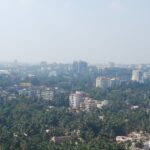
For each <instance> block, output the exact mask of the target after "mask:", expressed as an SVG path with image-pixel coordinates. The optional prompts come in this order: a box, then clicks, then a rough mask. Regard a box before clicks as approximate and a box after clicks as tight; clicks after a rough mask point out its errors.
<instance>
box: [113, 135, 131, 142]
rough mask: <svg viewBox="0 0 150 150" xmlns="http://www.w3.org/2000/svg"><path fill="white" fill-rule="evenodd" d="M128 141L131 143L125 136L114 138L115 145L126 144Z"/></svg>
mask: <svg viewBox="0 0 150 150" xmlns="http://www.w3.org/2000/svg"><path fill="white" fill-rule="evenodd" d="M128 141H132V138H130V137H127V136H117V137H116V142H117V143H125V142H128Z"/></svg>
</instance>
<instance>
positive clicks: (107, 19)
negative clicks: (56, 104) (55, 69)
mask: <svg viewBox="0 0 150 150" xmlns="http://www.w3.org/2000/svg"><path fill="white" fill-rule="evenodd" d="M0 4H1V5H0V18H1V24H0V32H1V35H0V53H1V55H0V61H1V62H4V61H11V62H12V61H13V60H14V59H18V61H19V62H34V63H35V62H40V61H43V60H44V61H47V62H62V63H70V62H73V61H74V60H85V61H87V62H90V63H92V64H96V63H107V62H110V61H113V62H116V63H125V64H130V63H132V64H135V63H149V62H150V61H149V55H150V51H149V49H150V43H149V38H150V29H149V26H150V21H149V14H150V11H149V6H150V2H149V1H148V0H145V1H144V2H141V1H136V0H133V1H129V0H126V1H122V0H105V1H98V0H94V1H89V0H86V1H85V0H82V1H69V0H62V1H60V0H59V1H57V2H56V1H46V0H44V1H39V0H38V1H35V0H30V1H29V0H14V1H11V0H6V1H2V2H0Z"/></svg>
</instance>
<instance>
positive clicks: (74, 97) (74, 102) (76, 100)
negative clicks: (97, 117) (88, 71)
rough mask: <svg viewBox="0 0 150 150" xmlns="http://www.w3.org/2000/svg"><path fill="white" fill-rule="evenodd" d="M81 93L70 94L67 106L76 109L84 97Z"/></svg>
mask: <svg viewBox="0 0 150 150" xmlns="http://www.w3.org/2000/svg"><path fill="white" fill-rule="evenodd" d="M84 95H85V94H84V93H83V92H79V91H76V93H73V94H70V96H69V105H70V107H71V108H73V109H78V108H79V107H80V103H81V102H83V100H84V98H85V96H84Z"/></svg>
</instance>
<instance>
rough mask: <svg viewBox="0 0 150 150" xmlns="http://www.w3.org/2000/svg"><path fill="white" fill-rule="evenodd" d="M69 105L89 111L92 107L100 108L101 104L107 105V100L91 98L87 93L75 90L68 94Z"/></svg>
mask: <svg viewBox="0 0 150 150" xmlns="http://www.w3.org/2000/svg"><path fill="white" fill-rule="evenodd" d="M69 105H70V108H71V109H74V110H83V111H84V110H85V111H89V110H90V109H92V108H99V109H101V108H102V107H103V106H106V105H108V100H103V101H98V100H93V99H92V98H90V96H89V95H88V94H87V93H85V92H81V91H76V92H75V93H71V94H70V96H69Z"/></svg>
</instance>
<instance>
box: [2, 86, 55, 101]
mask: <svg viewBox="0 0 150 150" xmlns="http://www.w3.org/2000/svg"><path fill="white" fill-rule="evenodd" d="M18 96H19V97H26V98H31V97H36V98H39V99H42V100H46V101H52V100H53V99H54V90H53V89H51V88H49V87H46V86H32V85H31V84H30V83H20V85H14V86H12V87H8V88H7V89H5V90H4V89H2V88H1V89H0V98H3V99H5V98H7V99H9V100H13V99H16V98H17V97H18Z"/></svg>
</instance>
